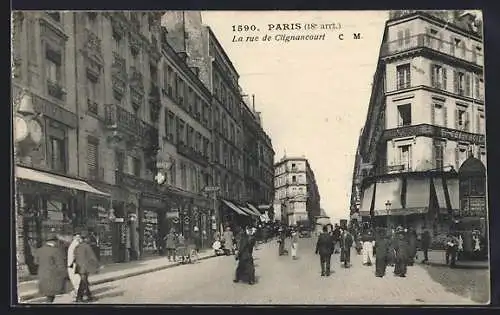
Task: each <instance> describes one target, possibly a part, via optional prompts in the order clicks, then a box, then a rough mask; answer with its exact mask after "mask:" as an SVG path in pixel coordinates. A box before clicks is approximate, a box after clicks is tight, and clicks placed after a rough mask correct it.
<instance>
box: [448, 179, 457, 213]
mask: <svg viewBox="0 0 500 315" xmlns="http://www.w3.org/2000/svg"><path fill="white" fill-rule="evenodd" d="M446 185H447V186H448V193H449V194H450V203H451V208H452V209H453V210H458V209H460V195H459V181H458V178H449V179H448V180H446Z"/></svg>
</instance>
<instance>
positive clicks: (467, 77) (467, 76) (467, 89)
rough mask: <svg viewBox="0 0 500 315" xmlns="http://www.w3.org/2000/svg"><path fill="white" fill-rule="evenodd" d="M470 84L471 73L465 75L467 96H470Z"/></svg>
mask: <svg viewBox="0 0 500 315" xmlns="http://www.w3.org/2000/svg"><path fill="white" fill-rule="evenodd" d="M470 82H471V76H470V73H466V74H465V95H466V96H470Z"/></svg>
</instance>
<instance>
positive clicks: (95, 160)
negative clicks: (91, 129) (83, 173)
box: [87, 138, 99, 179]
mask: <svg viewBox="0 0 500 315" xmlns="http://www.w3.org/2000/svg"><path fill="white" fill-rule="evenodd" d="M87 141H88V142H87V173H88V176H89V178H92V179H97V178H98V175H99V172H98V170H99V151H98V148H99V144H98V142H97V141H96V140H95V139H92V138H88V140H87Z"/></svg>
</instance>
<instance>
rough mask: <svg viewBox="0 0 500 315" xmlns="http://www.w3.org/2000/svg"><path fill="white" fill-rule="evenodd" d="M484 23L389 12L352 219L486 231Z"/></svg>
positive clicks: (450, 15) (449, 14)
mask: <svg viewBox="0 0 500 315" xmlns="http://www.w3.org/2000/svg"><path fill="white" fill-rule="evenodd" d="M478 18H479V17H475V16H473V15H472V14H470V13H463V14H462V13H461V12H458V13H457V12H456V11H443V12H421V11H398V12H392V13H391V16H390V19H389V21H388V22H387V23H386V26H385V31H384V36H383V42H382V46H381V50H380V58H379V61H378V65H377V69H376V72H375V75H374V82H373V88H372V95H371V98H370V103H369V108H368V115H367V119H366V123H365V126H364V128H363V131H362V134H361V136H360V142H359V146H358V154H359V156H358V158H357V159H356V165H355V172H356V174H355V176H354V178H353V193H354V194H357V195H356V196H354V197H353V198H352V199H351V200H352V205H351V210H352V211H353V212H356V211H360V214H361V215H362V216H365V217H368V216H370V215H371V217H373V218H374V222H375V223H376V224H377V225H388V226H394V225H396V224H406V225H412V226H414V227H416V228H417V230H421V229H422V228H423V227H428V228H431V229H433V230H434V232H435V233H439V232H445V231H447V230H448V229H449V227H450V224H452V223H457V222H458V225H459V227H458V228H459V229H471V228H474V229H478V230H481V231H482V232H483V233H484V232H485V229H486V222H485V219H486V202H485V191H486V190H485V187H486V181H485V166H486V142H485V111H484V106H485V104H484V82H483V54H482V49H483V48H482V36H481V31H482V30H481V25H480V24H481V23H480V21H479V20H478ZM356 201H360V205H359V204H357V203H356ZM460 226H461V227H460Z"/></svg>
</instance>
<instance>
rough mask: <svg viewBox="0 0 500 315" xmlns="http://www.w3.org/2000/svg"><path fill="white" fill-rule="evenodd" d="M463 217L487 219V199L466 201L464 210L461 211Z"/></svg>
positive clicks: (478, 198) (473, 198)
mask: <svg viewBox="0 0 500 315" xmlns="http://www.w3.org/2000/svg"><path fill="white" fill-rule="evenodd" d="M460 214H461V216H462V217H485V216H486V198H485V197H469V198H467V199H465V200H464V203H463V209H462V211H460Z"/></svg>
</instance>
